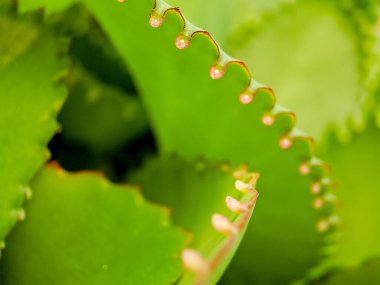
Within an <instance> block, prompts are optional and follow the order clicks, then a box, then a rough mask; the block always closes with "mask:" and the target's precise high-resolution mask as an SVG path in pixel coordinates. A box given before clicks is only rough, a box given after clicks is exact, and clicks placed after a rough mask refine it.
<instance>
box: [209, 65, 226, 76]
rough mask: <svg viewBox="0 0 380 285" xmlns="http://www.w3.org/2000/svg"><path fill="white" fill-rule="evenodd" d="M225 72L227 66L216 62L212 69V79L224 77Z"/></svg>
mask: <svg viewBox="0 0 380 285" xmlns="http://www.w3.org/2000/svg"><path fill="white" fill-rule="evenodd" d="M224 73H225V68H224V67H223V66H220V65H218V64H214V65H213V66H212V67H211V69H210V76H211V78H212V79H219V78H222V77H223V75H224Z"/></svg>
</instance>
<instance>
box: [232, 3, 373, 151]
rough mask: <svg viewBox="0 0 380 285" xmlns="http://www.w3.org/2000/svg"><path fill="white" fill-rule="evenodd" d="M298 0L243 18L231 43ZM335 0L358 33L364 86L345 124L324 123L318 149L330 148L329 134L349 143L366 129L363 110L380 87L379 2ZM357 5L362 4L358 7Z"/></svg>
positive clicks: (257, 29) (235, 43) (290, 6)
mask: <svg viewBox="0 0 380 285" xmlns="http://www.w3.org/2000/svg"><path fill="white" fill-rule="evenodd" d="M298 2H299V1H297V0H294V1H284V0H281V1H279V3H278V4H277V5H278V7H277V9H276V10H269V11H264V12H263V13H262V14H260V15H255V17H252V18H250V19H245V20H244V19H243V20H242V22H241V23H240V25H239V26H238V27H237V28H236V30H235V33H234V34H233V35H231V36H230V38H229V41H230V43H231V44H232V45H238V44H242V43H244V40H245V39H247V38H250V36H252V35H253V34H255V33H256V32H257V31H259V30H260V29H261V28H262V27H263V26H264V25H265V23H266V21H268V20H271V19H273V18H274V17H278V16H279V14H281V13H283V12H286V11H287V10H289V9H292V8H293V7H295V6H296V5H297V3H298ZM336 2H337V3H335V5H336V6H337V10H338V11H339V12H340V13H342V14H343V15H344V16H346V18H347V19H350V20H348V21H347V23H348V24H349V25H350V27H351V28H352V30H353V31H354V32H355V33H356V34H357V35H358V39H359V40H358V53H359V54H358V56H359V57H360V58H361V60H360V62H361V64H360V71H361V73H362V74H363V76H362V78H361V82H362V84H363V88H362V89H361V90H359V91H358V94H357V98H358V106H357V108H356V109H355V110H353V112H352V113H351V114H350V115H349V116H348V117H347V118H345V120H344V122H343V124H329V125H326V126H325V130H324V132H323V136H322V138H321V140H320V141H319V142H318V149H321V150H322V151H325V150H326V148H328V145H329V137H331V136H335V137H336V138H337V139H338V140H339V141H340V142H341V143H346V142H349V141H350V140H351V138H352V133H351V130H352V129H356V130H362V129H363V128H365V122H364V119H365V118H364V117H363V113H362V110H363V108H366V106H367V105H368V104H369V101H371V98H372V95H373V93H374V92H376V90H377V89H378V87H379V86H380V29H379V26H380V15H376V9H375V8H376V5H378V4H375V2H373V3H366V4H367V5H366V6H365V8H363V7H362V6H360V5H361V3H359V4H356V3H354V4H352V3H351V4H349V3H347V1H344V0H338V1H336ZM358 5H359V7H357V6H358ZM364 5H365V4H364ZM372 6H373V7H372ZM377 8H378V9H379V7H377ZM373 11H375V12H373ZM374 13H375V14H374ZM239 39H240V40H239ZM241 39H243V40H241ZM374 63H375V64H374Z"/></svg>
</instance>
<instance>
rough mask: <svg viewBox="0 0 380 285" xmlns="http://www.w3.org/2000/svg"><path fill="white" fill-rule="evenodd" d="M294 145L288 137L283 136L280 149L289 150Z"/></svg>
mask: <svg viewBox="0 0 380 285" xmlns="http://www.w3.org/2000/svg"><path fill="white" fill-rule="evenodd" d="M292 145H293V141H292V140H291V138H289V137H288V136H283V137H282V138H281V139H280V147H281V148H282V149H288V148H290V147H291V146H292Z"/></svg>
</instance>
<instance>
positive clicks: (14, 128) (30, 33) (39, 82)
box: [0, 13, 66, 243]
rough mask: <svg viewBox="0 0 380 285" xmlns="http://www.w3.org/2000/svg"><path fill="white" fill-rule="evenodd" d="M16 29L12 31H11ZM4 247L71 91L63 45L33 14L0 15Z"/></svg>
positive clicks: (0, 172) (0, 218)
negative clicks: (62, 80)
mask: <svg viewBox="0 0 380 285" xmlns="http://www.w3.org/2000/svg"><path fill="white" fill-rule="evenodd" d="M10 31H11V32H10ZM0 41H1V47H0V78H1V80H0V106H1V107H2V111H1V112H0V158H1V159H0V181H1V185H2V186H1V189H0V243H1V242H2V241H3V239H4V238H5V236H6V234H7V233H8V232H9V231H10V229H11V228H12V226H13V225H14V224H15V222H16V220H17V219H22V216H23V212H22V210H21V205H22V202H23V200H24V196H25V195H29V193H30V189H29V188H28V184H29V181H30V179H31V178H32V177H33V175H34V174H35V173H36V172H37V170H38V169H39V168H40V167H41V165H42V164H43V162H44V160H45V159H46V154H47V149H46V145H47V143H48V142H49V140H50V138H51V137H52V136H53V134H54V132H55V130H56V128H57V123H56V120H55V116H56V113H57V111H58V110H59V108H60V106H61V105H62V103H63V100H64V99H65V95H66V91H65V89H64V88H63V87H62V86H59V85H58V83H57V79H58V77H57V76H58V75H59V73H61V72H62V71H63V70H64V68H66V64H65V63H64V62H63V60H62V58H61V57H62V56H59V55H58V53H59V52H60V51H61V50H62V46H64V45H65V43H64V42H62V41H60V40H57V39H55V38H53V37H52V36H51V35H50V33H48V32H47V31H42V30H41V29H39V27H38V23H37V21H35V20H31V19H29V20H28V16H25V17H18V18H16V17H14V16H12V15H11V14H10V13H9V14H7V15H5V14H1V17H0Z"/></svg>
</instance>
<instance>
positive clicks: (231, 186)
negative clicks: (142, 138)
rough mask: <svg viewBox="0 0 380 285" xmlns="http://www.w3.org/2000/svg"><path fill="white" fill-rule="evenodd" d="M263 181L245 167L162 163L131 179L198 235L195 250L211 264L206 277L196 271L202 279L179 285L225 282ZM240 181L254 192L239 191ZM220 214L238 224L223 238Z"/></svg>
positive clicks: (188, 278) (175, 161) (148, 165)
mask: <svg viewBox="0 0 380 285" xmlns="http://www.w3.org/2000/svg"><path fill="white" fill-rule="evenodd" d="M239 172H240V174H239ZM257 178H258V176H257V174H255V173H249V172H248V171H247V170H246V169H245V168H244V167H243V168H237V169H234V168H232V167H231V166H230V165H229V164H227V163H210V162H206V161H203V160H199V161H197V162H196V163H189V162H186V161H184V160H182V159H179V158H165V159H163V158H161V159H151V160H149V161H147V163H146V164H145V166H144V167H143V168H142V169H141V170H139V171H137V172H136V173H134V174H132V175H131V178H130V179H128V181H133V182H136V183H137V184H138V185H141V189H142V192H143V194H144V195H145V197H147V198H148V199H149V200H152V201H155V202H159V203H161V204H164V205H166V206H168V207H169V208H170V209H171V210H172V214H173V221H174V223H175V224H177V225H180V226H181V227H183V228H185V229H187V230H189V231H190V232H191V233H192V234H193V240H192V242H191V244H190V247H191V248H192V249H193V250H196V251H197V252H198V253H199V254H200V255H201V256H202V257H203V258H204V259H205V260H204V264H200V265H201V266H204V268H203V270H204V271H205V272H202V270H198V271H197V270H196V271H195V273H196V274H197V275H198V276H194V274H191V273H190V272H187V274H185V275H184V276H182V277H181V280H180V282H179V284H193V283H190V282H191V281H192V280H194V278H196V279H198V282H202V283H199V284H215V283H216V281H217V280H218V279H219V278H220V276H221V274H222V273H223V272H224V270H225V268H226V267H227V265H228V263H229V262H230V260H231V258H232V256H233V254H234V252H235V251H236V249H237V246H238V245H239V243H240V241H241V238H242V236H243V234H244V231H245V229H246V226H247V224H248V221H249V218H250V216H251V213H252V210H253V207H254V205H255V202H256V198H257V193H256V191H254V190H253V189H254V187H255V184H256V181H257ZM238 180H240V181H242V182H244V183H251V184H250V185H251V187H252V190H251V191H249V192H248V193H246V194H245V195H243V194H242V193H241V192H239V191H238V190H236V189H235V183H236V181H238ZM228 196H230V197H232V198H233V199H236V200H241V201H242V203H239V202H235V201H232V202H231V201H230V200H233V199H232V198H227V197H228ZM227 206H229V208H228V207H227ZM215 214H217V215H223V217H225V218H227V219H228V221H230V222H231V223H232V224H231V226H228V227H231V228H230V229H228V228H226V232H224V233H223V231H222V233H221V232H219V231H218V228H215V226H217V223H216V222H215ZM212 220H213V221H214V222H213V224H214V227H213V226H212V224H211V221H212ZM230 222H228V223H230ZM215 223H216V224H215ZM229 231H231V232H229ZM235 231H236V232H235ZM207 271H209V272H207ZM195 284H198V283H195Z"/></svg>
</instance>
